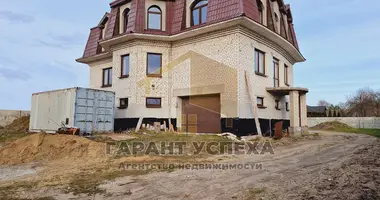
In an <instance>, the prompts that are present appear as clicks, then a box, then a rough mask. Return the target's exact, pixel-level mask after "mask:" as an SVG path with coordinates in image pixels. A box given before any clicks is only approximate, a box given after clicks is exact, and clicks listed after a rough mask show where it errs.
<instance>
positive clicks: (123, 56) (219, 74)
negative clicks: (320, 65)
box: [77, 0, 308, 134]
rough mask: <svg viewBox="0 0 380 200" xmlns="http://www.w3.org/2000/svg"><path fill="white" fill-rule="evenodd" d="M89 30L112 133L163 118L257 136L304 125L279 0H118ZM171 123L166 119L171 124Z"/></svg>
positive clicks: (288, 24) (95, 82) (294, 51)
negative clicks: (280, 124) (279, 125)
mask: <svg viewBox="0 0 380 200" xmlns="http://www.w3.org/2000/svg"><path fill="white" fill-rule="evenodd" d="M110 8H111V11H110V12H109V13H106V14H105V15H104V16H103V17H102V18H101V20H100V22H99V24H98V25H96V26H95V27H93V28H91V31H90V35H89V38H88V41H87V45H86V47H85V50H84V54H83V56H82V57H81V58H79V59H77V61H78V62H80V63H85V64H87V65H88V66H89V67H90V87H91V88H102V89H104V90H111V91H114V92H115V93H116V98H117V100H116V102H117V105H116V106H117V110H116V116H115V118H116V119H115V130H125V129H128V128H133V127H135V126H136V124H137V122H138V120H139V118H140V117H143V118H144V123H153V122H154V121H161V122H162V121H167V122H169V121H170V123H171V124H173V125H174V127H176V128H178V130H181V131H185V132H198V133H218V132H225V131H228V132H233V133H239V134H250V133H256V132H257V130H256V126H255V120H254V114H253V110H252V108H253V106H252V103H251V99H252V98H251V99H250V93H249V92H248V87H247V83H246V78H245V74H246V72H247V74H248V77H249V79H250V81H251V82H250V83H249V84H248V85H250V86H251V87H252V95H251V96H254V97H253V99H252V100H253V101H254V102H255V104H257V105H255V108H257V109H258V116H257V117H258V118H259V122H260V127H261V129H262V131H263V132H264V133H265V132H270V131H271V129H272V127H274V123H275V122H277V121H284V122H285V123H284V124H285V125H284V128H288V127H289V128H290V132H292V133H293V132H294V133H299V132H301V131H302V128H306V127H307V120H306V117H307V112H306V93H307V92H308V90H307V89H305V88H299V87H293V65H294V64H296V63H297V62H303V61H305V58H304V57H303V56H302V54H301V53H300V51H299V48H298V43H297V37H296V34H295V31H294V26H293V17H292V13H291V9H290V6H289V5H287V4H284V2H283V0H170V1H169V0H167V1H165V0H116V1H113V2H111V3H110ZM167 124H168V123H167Z"/></svg>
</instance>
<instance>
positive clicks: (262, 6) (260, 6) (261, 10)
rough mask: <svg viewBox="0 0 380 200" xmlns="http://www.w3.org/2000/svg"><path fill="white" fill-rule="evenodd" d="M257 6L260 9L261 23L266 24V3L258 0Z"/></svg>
mask: <svg viewBox="0 0 380 200" xmlns="http://www.w3.org/2000/svg"><path fill="white" fill-rule="evenodd" d="M256 2H257V8H258V9H259V17H260V23H261V24H264V5H263V3H261V1H260V0H256Z"/></svg>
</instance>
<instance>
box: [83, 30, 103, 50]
mask: <svg viewBox="0 0 380 200" xmlns="http://www.w3.org/2000/svg"><path fill="white" fill-rule="evenodd" d="M101 37H102V29H101V28H100V27H95V28H92V29H91V31H90V35H89V37H88V40H87V44H86V48H85V50H84V53H83V57H90V56H94V55H96V54H97V53H99V52H100V50H101V47H100V45H99V39H100V38H101Z"/></svg>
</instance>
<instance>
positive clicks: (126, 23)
mask: <svg viewBox="0 0 380 200" xmlns="http://www.w3.org/2000/svg"><path fill="white" fill-rule="evenodd" d="M128 18H129V8H127V9H125V10H124V12H123V19H124V24H123V26H124V27H123V33H125V32H127V28H128Z"/></svg>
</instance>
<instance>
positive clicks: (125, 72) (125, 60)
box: [120, 54, 130, 78]
mask: <svg viewBox="0 0 380 200" xmlns="http://www.w3.org/2000/svg"><path fill="white" fill-rule="evenodd" d="M129 63H130V62H129V54H128V55H123V56H121V76H120V78H128V77H129Z"/></svg>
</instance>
